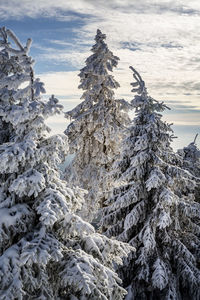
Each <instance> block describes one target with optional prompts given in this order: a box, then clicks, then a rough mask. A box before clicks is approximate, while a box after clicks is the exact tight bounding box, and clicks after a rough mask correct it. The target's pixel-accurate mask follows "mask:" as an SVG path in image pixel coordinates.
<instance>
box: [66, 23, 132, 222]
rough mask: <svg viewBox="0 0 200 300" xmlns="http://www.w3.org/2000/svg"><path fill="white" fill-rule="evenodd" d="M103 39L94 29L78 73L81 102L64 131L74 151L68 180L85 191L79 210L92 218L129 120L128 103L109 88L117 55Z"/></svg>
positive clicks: (112, 84)
mask: <svg viewBox="0 0 200 300" xmlns="http://www.w3.org/2000/svg"><path fill="white" fill-rule="evenodd" d="M105 38H106V35H105V34H102V33H101V31H100V30H99V29H98V30H97V34H96V37H95V41H96V43H95V45H94V46H93V47H92V49H91V51H92V52H93V54H92V55H91V56H89V57H88V58H87V60H86V66H85V67H84V68H83V69H81V72H80V74H79V76H80V78H81V83H80V85H79V88H81V89H83V90H84V93H83V95H82V97H81V99H83V101H82V102H81V103H80V104H79V105H78V106H76V107H75V108H74V109H73V110H72V111H69V112H67V113H66V117H70V118H72V119H73V121H72V123H71V124H70V125H69V126H68V128H67V130H66V131H65V134H66V135H67V136H68V138H69V145H70V151H71V153H75V158H74V160H73V163H72V169H71V171H72V174H73V176H72V177H73V179H72V183H73V182H76V184H78V185H79V186H81V187H82V188H84V189H87V190H88V191H89V193H88V197H87V203H86V206H84V207H85V209H84V211H82V214H83V215H85V216H87V219H92V216H93V215H94V212H95V211H96V210H97V207H98V206H100V207H102V206H103V203H104V201H105V198H106V191H107V190H108V189H109V186H110V185H111V182H110V181H109V177H107V180H105V176H106V175H107V174H108V173H109V171H110V168H111V166H112V164H113V162H114V160H115V159H116V157H117V156H118V155H119V154H120V142H121V139H122V136H123V134H124V133H123V131H124V127H125V125H126V124H127V123H128V122H129V117H128V115H127V113H126V111H127V110H128V107H129V105H128V104H127V103H126V101H125V100H116V99H114V92H113V89H116V88H118V87H119V84H118V82H116V81H115V79H114V77H113V76H112V75H110V74H109V72H110V71H113V68H115V67H116V66H117V64H118V60H119V58H118V57H116V56H114V55H113V53H112V52H111V51H110V50H109V49H108V46H107V45H106V43H105V42H104V40H105ZM67 178H68V176H67Z"/></svg>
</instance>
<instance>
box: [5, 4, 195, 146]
mask: <svg viewBox="0 0 200 300" xmlns="http://www.w3.org/2000/svg"><path fill="white" fill-rule="evenodd" d="M0 20H1V26H6V27H7V28H9V29H11V30H12V31H14V32H15V34H16V35H17V36H18V37H19V39H20V40H21V41H22V42H23V43H25V42H26V39H27V38H29V37H31V38H32V40H33V43H32V47H31V51H30V55H31V56H32V57H33V58H34V60H35V73H36V76H37V77H40V79H41V80H42V81H43V82H44V83H45V87H46V92H47V96H48V97H49V96H50V95H51V94H54V95H55V96H56V97H57V98H58V99H59V100H60V102H61V103H62V104H63V106H64V111H67V110H71V109H72V108H73V107H75V106H76V105H77V104H78V103H80V101H81V100H80V97H81V95H82V90H80V89H78V85H79V77H78V74H79V70H80V69H81V68H82V67H84V65H85V60H86V58H87V57H88V56H89V55H91V51H90V49H91V47H92V45H93V44H94V37H95V34H96V30H97V29H98V28H99V29H100V30H101V31H102V32H103V33H105V34H106V36H107V38H106V43H107V44H108V47H109V49H110V50H111V51H112V52H113V54H114V55H117V56H118V57H119V58H120V61H119V64H118V67H117V68H116V69H115V70H114V71H113V75H114V77H115V79H116V80H117V81H118V82H119V83H120V88H119V89H117V90H116V91H115V95H116V98H124V99H126V100H131V99H132V98H133V97H134V94H133V93H131V86H130V83H131V82H132V81H133V77H132V73H131V70H130V69H129V66H130V65H132V66H133V67H134V68H135V69H136V70H137V71H139V73H140V74H141V76H142V78H143V80H144V81H145V82H146V86H147V89H148V92H149V94H150V95H151V96H152V97H153V98H155V99H156V100H160V101H164V102H165V104H166V105H167V106H169V107H170V110H168V111H166V112H165V113H164V120H166V121H168V122H169V123H173V126H172V128H173V130H174V132H175V136H177V138H176V139H175V140H174V142H173V145H172V146H173V148H174V149H177V148H182V147H184V146H187V145H188V144H189V143H190V142H192V141H193V139H194V137H195V135H196V133H199V137H198V139H197V144H198V146H199V147H200V50H199V49H200V47H199V44H200V1H199V0H173V1H170V0H56V1H55V0H34V1H33V0H31V1H30V0H20V1H18V0H1V1H0ZM49 125H50V127H51V128H52V132H53V133H62V132H63V131H64V130H65V129H66V127H67V125H68V121H67V120H66V119H64V117H63V116H55V117H52V118H51V119H50V120H49Z"/></svg>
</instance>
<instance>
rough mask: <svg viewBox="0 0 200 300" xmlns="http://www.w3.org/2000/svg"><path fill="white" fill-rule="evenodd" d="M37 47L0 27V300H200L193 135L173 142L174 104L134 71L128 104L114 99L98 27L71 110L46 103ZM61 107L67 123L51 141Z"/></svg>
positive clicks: (199, 162)
mask: <svg viewBox="0 0 200 300" xmlns="http://www.w3.org/2000/svg"><path fill="white" fill-rule="evenodd" d="M31 43H32V41H31V39H27V42H26V44H25V45H23V44H22V43H21V42H20V41H19V39H18V38H17V36H16V35H15V33H13V32H12V31H11V30H10V29H7V28H5V27H2V28H0V125H1V126H0V131H1V134H0V300H34V299H38V300H59V299H60V300H64V299H66V300H68V299H69V300H79V299H80V300H122V299H126V300H160V299H161V300H188V299H191V300H199V299H200V150H199V149H198V147H197V145H196V139H197V138H198V136H196V137H195V139H194V140H193V141H192V140H191V143H190V144H189V145H185V147H184V148H183V149H179V150H178V151H174V150H173V149H172V147H171V142H172V141H173V139H174V134H173V130H172V128H171V124H168V123H167V122H165V121H163V119H162V112H163V111H164V110H167V109H169V108H168V107H167V106H166V105H165V103H163V102H159V101H158V100H155V99H154V98H152V97H151V96H150V95H149V93H148V90H147V87H146V84H145V82H144V81H143V78H142V77H141V75H140V73H139V71H140V70H136V69H135V68H134V66H130V70H127V72H132V75H133V82H131V83H130V84H131V86H132V91H131V92H132V93H133V97H132V99H133V100H132V101H131V102H128V101H126V99H116V97H115V89H117V88H118V87H119V86H120V83H118V82H117V81H116V80H115V78H114V75H113V74H114V72H115V69H116V68H117V65H118V61H119V58H118V57H117V56H115V55H114V54H113V53H112V52H111V51H110V50H109V48H108V46H107V44H106V35H105V34H103V33H102V32H101V31H100V30H99V29H98V30H97V33H96V36H95V43H94V45H93V47H92V49H91V55H90V56H89V57H88V58H87V59H86V61H85V66H83V68H82V69H81V70H80V74H79V77H80V85H79V86H78V88H79V89H82V90H83V94H82V97H81V102H80V104H79V105H77V106H76V107H74V108H73V109H72V110H71V111H67V112H64V109H63V107H62V105H61V104H60V103H59V100H58V99H57V98H56V97H55V96H54V95H52V96H51V97H50V98H49V100H48V101H46V100H45V98H44V96H43V94H44V93H45V87H44V84H43V83H42V82H41V81H40V79H39V78H36V76H35V72H34V60H33V58H32V57H30V56H29V50H30V47H31ZM130 64H131V62H130ZM127 93H129V91H127ZM130 112H134V118H133V120H131V119H130ZM56 114H65V117H66V119H68V120H70V123H69V125H68V126H67V125H66V130H65V132H64V133H63V132H60V134H59V135H54V136H52V135H51V134H50V128H49V127H48V126H47V125H46V123H45V121H46V119H48V117H50V116H52V115H56ZM66 124H67V122H66ZM69 154H72V155H73V159H72V161H71V162H70V164H68V165H67V167H66V169H65V170H64V171H62V170H61V168H60V165H61V164H62V163H63V162H65V161H66V160H67V159H68V155H69Z"/></svg>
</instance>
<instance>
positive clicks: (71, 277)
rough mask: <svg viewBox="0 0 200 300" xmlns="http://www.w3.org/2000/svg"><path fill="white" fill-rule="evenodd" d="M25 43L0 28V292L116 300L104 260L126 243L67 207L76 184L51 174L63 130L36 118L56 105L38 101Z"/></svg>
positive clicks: (118, 293)
mask: <svg viewBox="0 0 200 300" xmlns="http://www.w3.org/2000/svg"><path fill="white" fill-rule="evenodd" d="M30 44H31V40H28V41H27V44H26V46H25V47H24V46H23V45H22V44H21V43H20V41H19V40H18V39H17V37H16V36H15V35H14V33H12V32H11V31H10V30H9V29H6V28H1V29H0V59H1V61H2V62H3V63H2V64H1V71H0V118H1V122H2V124H4V129H5V130H4V133H5V136H4V137H3V139H1V144H0V299H1V300H16V299H21V300H25V299H30V300H32V299H42V300H44V299H48V300H49V299H55V300H58V299H73V300H75V299H83V300H84V299H102V300H106V299H113V300H115V299H122V298H123V296H124V293H125V290H124V289H123V288H121V287H120V279H119V278H118V276H117V274H116V273H115V272H114V270H113V266H112V264H113V261H115V262H116V263H120V262H121V258H120V257H121V255H126V254H127V252H128V249H127V246H125V245H124V244H122V243H120V242H118V241H114V240H111V239H108V238H107V237H105V236H102V235H100V234H97V233H95V231H94V228H93V227H92V226H91V225H90V224H88V223H86V222H84V221H83V220H82V219H81V218H80V217H78V216H77V215H76V214H75V210H76V209H77V208H78V207H79V205H80V202H81V201H82V195H81V191H80V190H72V189H70V188H68V187H67V186H66V182H64V181H61V180H60V178H59V173H58V164H59V163H60V162H61V160H62V159H63V156H64V154H65V151H66V137H65V138H63V137H62V136H51V137H48V136H47V132H48V131H49V128H48V127H47V126H46V125H45V123H44V119H45V118H47V117H48V116H49V115H53V114H54V113H58V112H60V111H61V108H62V107H61V106H60V105H59V104H58V101H57V99H56V98H54V97H53V96H52V97H51V98H50V100H49V101H48V102H44V101H42V99H41V96H40V93H41V92H44V87H43V84H42V83H40V81H39V79H35V78H34V73H33V68H32V65H33V60H32V59H31V57H29V56H28V51H29V48H30ZM22 83H23V85H22ZM1 134H2V135H3V131H1Z"/></svg>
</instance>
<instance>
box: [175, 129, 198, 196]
mask: <svg viewBox="0 0 200 300" xmlns="http://www.w3.org/2000/svg"><path fill="white" fill-rule="evenodd" d="M197 136H198V134H196V136H195V139H194V141H193V142H192V143H190V144H189V145H188V146H187V147H184V148H183V149H179V150H178V151H177V153H178V155H180V156H181V158H182V167H183V168H184V169H186V170H188V171H189V172H190V173H192V174H193V175H194V176H195V177H197V178H200V150H199V149H198V147H197V145H196V139H197ZM197 181H198V182H197V186H196V190H195V191H196V200H197V201H198V202H200V180H198V179H197Z"/></svg>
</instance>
